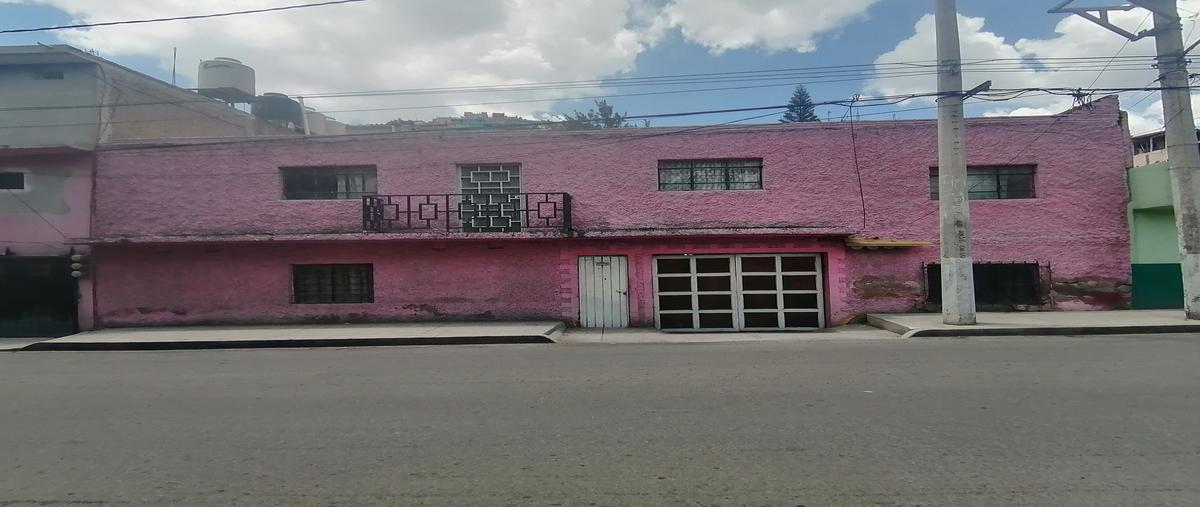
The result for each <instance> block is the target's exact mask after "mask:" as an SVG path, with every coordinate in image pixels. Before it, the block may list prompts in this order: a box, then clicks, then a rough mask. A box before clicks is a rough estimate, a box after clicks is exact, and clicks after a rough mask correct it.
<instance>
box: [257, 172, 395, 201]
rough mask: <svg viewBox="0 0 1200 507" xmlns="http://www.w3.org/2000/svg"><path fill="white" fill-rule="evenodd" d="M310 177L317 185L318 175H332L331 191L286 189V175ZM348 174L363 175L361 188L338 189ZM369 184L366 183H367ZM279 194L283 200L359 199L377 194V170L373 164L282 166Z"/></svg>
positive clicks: (287, 185) (314, 184)
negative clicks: (353, 189) (357, 189)
mask: <svg viewBox="0 0 1200 507" xmlns="http://www.w3.org/2000/svg"><path fill="white" fill-rule="evenodd" d="M289 176H293V177H305V178H311V180H312V181H311V182H310V183H312V184H313V186H314V187H315V186H317V185H316V184H317V183H318V179H319V178H320V177H332V181H333V185H334V189H333V190H332V191H327V190H326V191H319V190H311V191H297V192H291V193H289V191H288V187H289V184H288V177H289ZM350 176H362V177H363V190H362V191H351V190H345V191H342V190H338V187H339V186H340V185H339V184H340V183H341V181H342V178H347V177H350ZM368 182H370V183H371V184H370V185H368V184H367V183H368ZM279 183H280V195H281V196H282V199H283V200H285V201H345V200H360V199H362V198H363V197H367V196H372V195H378V194H379V172H378V170H377V169H376V167H375V166H374V165H331V166H284V167H280V168H279Z"/></svg>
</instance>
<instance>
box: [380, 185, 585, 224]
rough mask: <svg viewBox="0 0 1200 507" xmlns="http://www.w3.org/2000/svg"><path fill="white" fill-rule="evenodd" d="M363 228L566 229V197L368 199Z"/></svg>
mask: <svg viewBox="0 0 1200 507" xmlns="http://www.w3.org/2000/svg"><path fill="white" fill-rule="evenodd" d="M362 199H363V230H364V231H371V232H403V231H422V230H445V231H459V232H520V231H525V230H534V231H562V232H567V231H570V230H571V195H570V194H566V193H554V192H552V193H523V194H512V193H475V194H417V195H369V196H364V197H363V198H362Z"/></svg>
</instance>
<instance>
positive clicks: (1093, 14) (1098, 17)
mask: <svg viewBox="0 0 1200 507" xmlns="http://www.w3.org/2000/svg"><path fill="white" fill-rule="evenodd" d="M1074 1H1075V0H1064V1H1063V2H1062V3H1060V4H1058V5H1056V6H1054V7H1053V8H1052V9H1050V10H1049V11H1047V12H1049V13H1050V14H1075V15H1077V16H1079V17H1082V18H1085V19H1087V20H1088V21H1091V22H1092V23H1095V24H1097V25H1100V26H1102V27H1104V28H1107V29H1108V30H1109V31H1111V32H1113V33H1116V34H1118V35H1120V36H1122V37H1125V38H1126V39H1129V40H1130V41H1137V40H1141V39H1144V38H1146V37H1152V36H1154V35H1157V34H1158V33H1159V32H1161V31H1162V28H1161V27H1155V28H1151V29H1147V30H1142V31H1140V32H1138V33H1133V32H1130V31H1129V30H1126V29H1124V28H1121V27H1119V26H1117V25H1114V24H1112V22H1111V21H1109V20H1108V13H1109V12H1112V11H1122V12H1125V11H1131V10H1133V9H1136V8H1138V7H1139V6H1142V5H1141V3H1139V2H1138V1H1136V0H1131V2H1132V3H1133V4H1135V5H1129V4H1123V5H1112V6H1105V7H1067V6H1068V5H1070V4H1071V2H1074ZM1142 7H1145V6H1142ZM1146 8H1147V9H1150V8H1149V7H1146ZM1150 10H1151V11H1154V9H1150Z"/></svg>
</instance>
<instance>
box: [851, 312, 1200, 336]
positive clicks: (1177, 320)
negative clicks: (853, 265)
mask: <svg viewBox="0 0 1200 507" xmlns="http://www.w3.org/2000/svg"><path fill="white" fill-rule="evenodd" d="M867 323H868V324H871V325H873V326H875V327H878V328H880V329H886V330H888V331H891V332H893V333H896V334H898V335H900V337H901V338H918V337H962V336H1035V335H1099V334H1140V333H1200V322H1197V321H1189V320H1185V319H1184V318H1183V310H1118V311H1077V312H981V313H979V315H978V324H976V325H974V326H951V325H948V324H943V323H942V315H941V314H940V313H876V314H870V315H867Z"/></svg>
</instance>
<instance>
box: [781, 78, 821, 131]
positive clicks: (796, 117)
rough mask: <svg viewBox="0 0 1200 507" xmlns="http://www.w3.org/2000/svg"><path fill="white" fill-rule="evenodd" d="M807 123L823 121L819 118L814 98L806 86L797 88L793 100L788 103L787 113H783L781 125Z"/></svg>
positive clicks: (793, 93)
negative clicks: (809, 94)
mask: <svg viewBox="0 0 1200 507" xmlns="http://www.w3.org/2000/svg"><path fill="white" fill-rule="evenodd" d="M806 121H821V119H820V118H818V117H817V108H816V106H813V103H812V97H809V96H808V90H807V89H805V88H804V85H800V86H797V87H796V91H794V92H792V99H791V100H789V101H788V105H787V111H786V112H784V113H783V118H780V119H779V123H799V122H806Z"/></svg>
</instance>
